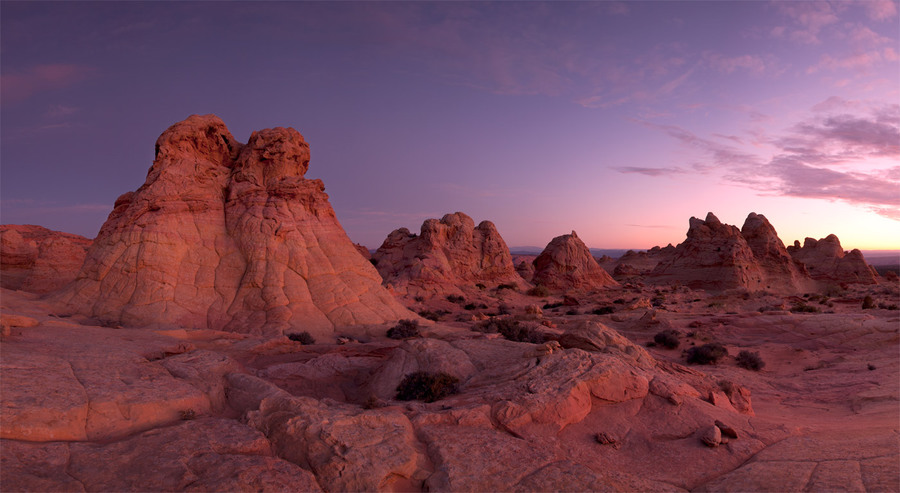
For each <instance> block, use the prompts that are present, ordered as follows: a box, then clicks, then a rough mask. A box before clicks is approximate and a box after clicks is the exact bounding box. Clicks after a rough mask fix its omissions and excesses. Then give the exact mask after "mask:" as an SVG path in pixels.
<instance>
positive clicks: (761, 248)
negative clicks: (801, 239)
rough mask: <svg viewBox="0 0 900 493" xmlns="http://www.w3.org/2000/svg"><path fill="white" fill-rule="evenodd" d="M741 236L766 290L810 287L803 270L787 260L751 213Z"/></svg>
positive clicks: (763, 221)
mask: <svg viewBox="0 0 900 493" xmlns="http://www.w3.org/2000/svg"><path fill="white" fill-rule="evenodd" d="M741 236H743V237H744V240H746V242H747V245H748V246H749V247H750V250H751V251H752V252H753V256H754V257H755V258H756V261H757V263H758V264H759V266H760V268H761V269H762V271H763V274H764V275H765V285H766V288H767V289H775V290H789V291H803V290H806V289H807V288H810V287H812V286H811V284H812V283H811V282H810V277H809V273H808V272H807V271H806V268H805V267H804V266H803V264H801V263H800V262H797V261H796V260H794V259H793V258H791V256H790V255H789V254H788V252H787V250H786V249H785V248H784V243H782V241H781V239H780V238H778V233H776V232H775V228H774V227H773V226H772V225H771V224H769V221H768V220H767V219H766V217H765V216H763V215H762V214H756V213H755V212H751V213H750V215H748V216H747V219H746V220H745V221H744V226H743V227H742V228H741Z"/></svg>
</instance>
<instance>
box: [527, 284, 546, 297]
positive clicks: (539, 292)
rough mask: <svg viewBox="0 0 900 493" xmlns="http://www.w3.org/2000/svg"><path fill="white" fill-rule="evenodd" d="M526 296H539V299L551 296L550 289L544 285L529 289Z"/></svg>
mask: <svg viewBox="0 0 900 493" xmlns="http://www.w3.org/2000/svg"><path fill="white" fill-rule="evenodd" d="M525 294H527V295H528V296H537V297H538V298H543V297H545V296H550V289H548V288H547V286H544V285H543V284H538V285H537V286H535V287H533V288H531V289H529V290H528V291H527V292H526V293H525Z"/></svg>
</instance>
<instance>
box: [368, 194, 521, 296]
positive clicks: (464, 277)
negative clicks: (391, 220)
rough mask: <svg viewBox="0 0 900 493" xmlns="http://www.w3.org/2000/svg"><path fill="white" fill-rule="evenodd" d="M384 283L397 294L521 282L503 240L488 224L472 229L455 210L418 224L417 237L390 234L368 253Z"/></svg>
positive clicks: (404, 232)
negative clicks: (479, 284) (420, 227)
mask: <svg viewBox="0 0 900 493" xmlns="http://www.w3.org/2000/svg"><path fill="white" fill-rule="evenodd" d="M372 260H373V262H374V263H375V266H376V268H377V269H378V272H379V273H380V274H381V277H382V278H383V279H384V282H385V283H386V284H390V285H391V286H393V287H394V288H395V289H397V291H399V292H406V293H413V292H414V293H423V294H437V293H444V292H448V291H458V290H460V289H462V288H466V287H474V286H475V284H477V283H482V284H484V285H485V286H487V287H492V286H491V285H493V286H496V285H498V284H506V283H513V284H516V285H520V284H524V280H523V279H522V278H521V277H520V276H519V275H518V274H517V273H516V269H515V268H514V267H513V263H512V257H511V256H510V253H509V248H508V247H507V246H506V242H504V241H503V238H502V237H501V236H500V233H498V232H497V228H496V227H495V226H494V224H493V223H492V222H490V221H482V222H481V223H480V224H478V226H477V227H476V226H475V222H474V221H473V220H472V218H471V217H469V216H467V215H465V214H463V213H462V212H456V213H453V214H446V215H445V216H444V217H443V218H441V219H440V220H437V219H428V220H426V221H425V222H424V223H422V229H421V234H419V235H415V234H412V233H410V232H409V230H408V229H406V228H400V229H397V230H394V231H392V232H391V233H390V234H389V235H388V236H387V238H386V239H385V240H384V243H382V245H381V247H380V248H378V250H377V251H376V252H375V253H374V254H373V255H372Z"/></svg>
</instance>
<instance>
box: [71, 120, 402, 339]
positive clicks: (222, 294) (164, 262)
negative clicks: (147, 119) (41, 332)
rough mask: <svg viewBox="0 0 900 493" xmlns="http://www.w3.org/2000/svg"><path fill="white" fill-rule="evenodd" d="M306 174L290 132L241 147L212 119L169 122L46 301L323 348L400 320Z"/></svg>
mask: <svg viewBox="0 0 900 493" xmlns="http://www.w3.org/2000/svg"><path fill="white" fill-rule="evenodd" d="M308 166H309V146H308V145H307V143H306V142H305V141H304V140H303V137H302V136H301V135H300V134H299V133H298V132H297V131H296V130H294V129H290V128H280V127H279V128H274V129H266V130H262V131H259V132H254V133H253V134H252V135H251V136H250V140H249V142H248V143H247V144H246V145H242V144H240V143H239V142H237V141H236V140H235V139H234V137H232V135H231V133H230V132H229V131H228V129H227V128H226V127H225V124H224V123H223V122H222V121H221V120H220V119H219V118H218V117H216V116H214V115H205V116H197V115H193V116H191V117H189V118H188V119H186V120H184V121H183V122H180V123H176V124H175V125H173V126H171V127H170V128H169V129H168V130H166V131H165V132H164V133H163V134H162V135H161V136H160V137H159V139H158V140H157V141H156V158H155V160H154V163H153V166H152V167H151V168H150V171H149V173H148V175H147V180H146V181H145V183H144V184H143V185H142V186H141V187H140V188H139V189H138V190H136V191H135V192H128V193H126V194H124V195H122V196H121V197H119V199H118V200H116V203H115V207H114V209H113V211H112V212H111V213H110V215H109V218H108V219H107V221H106V223H105V224H104V225H103V227H102V228H101V230H100V234H99V235H98V236H97V239H96V240H95V241H94V244H93V245H92V246H91V249H90V250H89V252H88V256H87V259H86V260H85V263H84V266H83V267H82V269H81V272H80V273H79V274H78V277H77V279H76V280H75V281H74V282H73V283H72V284H70V285H69V286H68V287H67V288H66V289H64V290H63V291H61V292H60V293H59V294H57V295H55V298H54V299H55V300H57V301H59V302H60V303H61V304H62V305H63V306H64V311H67V312H70V313H80V314H83V315H86V316H89V317H92V318H94V319H97V320H99V321H101V322H104V323H113V324H122V325H128V326H155V325H165V326H178V327H200V328H211V329H217V330H228V331H237V332H248V333H276V334H277V333H283V332H285V331H288V330H289V329H302V330H306V331H310V332H312V333H314V334H316V335H318V336H327V335H329V334H330V333H331V331H332V330H333V328H334V327H337V326H342V325H352V324H361V323H382V322H385V321H389V320H396V319H398V318H408V317H410V316H411V313H410V312H408V311H407V310H405V309H404V308H403V307H401V306H400V305H399V303H397V301H396V300H394V299H393V297H392V296H391V295H390V294H389V293H388V292H387V291H386V290H384V289H383V288H382V287H381V286H380V284H381V279H380V278H379V276H378V273H377V272H376V271H375V269H374V267H372V265H371V264H370V263H369V262H366V261H365V259H363V258H362V256H361V255H360V254H359V252H357V251H356V248H355V247H354V246H353V243H351V242H350V239H349V238H348V237H347V235H346V233H344V231H343V229H342V228H341V226H340V224H339V223H338V221H337V218H336V217H335V214H334V210H333V209H332V208H331V205H330V204H329V203H328V195H326V194H325V192H324V188H325V187H324V185H323V184H322V182H321V181H320V180H308V179H306V178H304V177H303V175H304V173H305V172H306V170H307V168H308Z"/></svg>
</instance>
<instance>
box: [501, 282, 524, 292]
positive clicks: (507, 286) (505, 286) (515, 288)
mask: <svg viewBox="0 0 900 493" xmlns="http://www.w3.org/2000/svg"><path fill="white" fill-rule="evenodd" d="M504 289H511V290H513V291H518V290H519V286H516V285H515V284H513V283H504V284H498V285H497V291H502V290H504Z"/></svg>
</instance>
